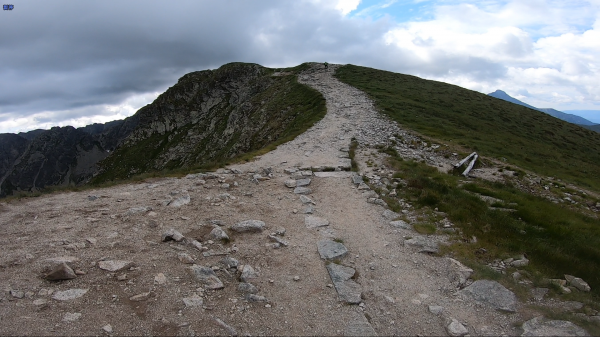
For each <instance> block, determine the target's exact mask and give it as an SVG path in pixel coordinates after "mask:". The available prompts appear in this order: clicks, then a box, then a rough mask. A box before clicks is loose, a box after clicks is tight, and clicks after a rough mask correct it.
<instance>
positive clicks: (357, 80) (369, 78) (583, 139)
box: [335, 65, 600, 191]
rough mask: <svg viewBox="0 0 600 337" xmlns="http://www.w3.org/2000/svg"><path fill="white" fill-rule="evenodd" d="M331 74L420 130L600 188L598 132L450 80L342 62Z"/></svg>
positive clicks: (556, 175) (549, 174)
mask: <svg viewBox="0 0 600 337" xmlns="http://www.w3.org/2000/svg"><path fill="white" fill-rule="evenodd" d="M335 76H336V77H337V78H338V79H339V80H340V81H342V82H345V83H347V84H349V85H352V86H354V87H356V88H358V89H360V90H362V91H364V92H366V93H367V94H368V95H369V96H370V97H371V98H372V99H373V100H374V101H375V104H376V106H377V107H378V109H379V110H380V111H381V112H383V113H385V114H387V115H388V116H389V117H390V118H392V119H393V120H395V121H397V122H398V123H400V124H402V125H404V126H406V127H408V128H410V129H413V130H415V131H417V132H419V133H421V134H423V135H426V136H429V137H432V138H437V139H440V140H444V141H445V142H454V143H456V144H459V145H463V146H465V147H468V148H471V149H474V150H476V151H478V152H479V153H480V155H483V156H486V157H495V158H497V159H502V158H506V159H507V161H509V162H510V163H512V164H515V165H518V166H520V167H522V168H525V169H528V170H531V171H534V172H536V173H538V174H543V175H546V176H554V177H558V178H561V179H564V180H568V181H570V182H573V183H576V184H578V185H581V186H585V187H588V188H591V189H592V190H595V191H600V133H597V132H593V131H590V130H586V129H584V128H581V127H579V126H577V125H573V124H570V123H567V122H564V121H561V120H559V119H557V118H554V117H551V116H549V115H546V114H544V113H542V112H539V111H536V110H531V109H528V108H525V107H522V106H519V105H516V104H512V103H509V102H505V101H503V100H500V99H496V98H493V97H489V96H487V95H484V94H481V93H478V92H475V91H471V90H467V89H464V88H461V87H458V86H455V85H451V84H447V83H442V82H436V81H430V80H424V79H421V78H418V77H415V76H409V75H403V74H397V73H392V72H387V71H382V70H376V69H371V68H365V67H359V66H354V65H346V66H342V67H340V68H338V70H337V72H336V74H335Z"/></svg>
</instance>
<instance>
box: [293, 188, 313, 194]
mask: <svg viewBox="0 0 600 337" xmlns="http://www.w3.org/2000/svg"><path fill="white" fill-rule="evenodd" d="M294 193H296V194H311V193H312V190H311V189H310V188H308V187H296V188H294Z"/></svg>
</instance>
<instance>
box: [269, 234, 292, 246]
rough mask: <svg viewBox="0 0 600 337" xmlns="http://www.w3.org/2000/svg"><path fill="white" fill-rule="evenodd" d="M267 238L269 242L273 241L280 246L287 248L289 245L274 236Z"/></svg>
mask: <svg viewBox="0 0 600 337" xmlns="http://www.w3.org/2000/svg"><path fill="white" fill-rule="evenodd" d="M268 238H269V240H271V241H274V242H276V243H278V244H279V245H281V246H284V247H287V246H288V245H289V243H288V242H287V241H285V240H282V239H280V238H278V237H276V236H273V235H269V236H268Z"/></svg>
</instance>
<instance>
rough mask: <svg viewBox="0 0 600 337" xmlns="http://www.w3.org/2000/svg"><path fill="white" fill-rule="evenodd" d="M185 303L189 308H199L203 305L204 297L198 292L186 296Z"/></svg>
mask: <svg viewBox="0 0 600 337" xmlns="http://www.w3.org/2000/svg"><path fill="white" fill-rule="evenodd" d="M183 304H185V306H186V307H188V308H198V307H202V305H203V304H204V300H203V299H202V297H200V296H198V294H194V295H192V296H190V297H184V298H183Z"/></svg>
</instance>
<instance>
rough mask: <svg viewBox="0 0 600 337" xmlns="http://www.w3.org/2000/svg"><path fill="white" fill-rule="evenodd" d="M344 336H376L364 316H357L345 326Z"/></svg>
mask: <svg viewBox="0 0 600 337" xmlns="http://www.w3.org/2000/svg"><path fill="white" fill-rule="evenodd" d="M344 336H377V332H376V331H375V329H373V327H372V326H371V323H369V321H368V320H367V318H366V317H365V315H363V314H357V315H356V317H355V318H354V319H353V320H351V321H350V322H348V324H347V325H346V328H345V329H344Z"/></svg>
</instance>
